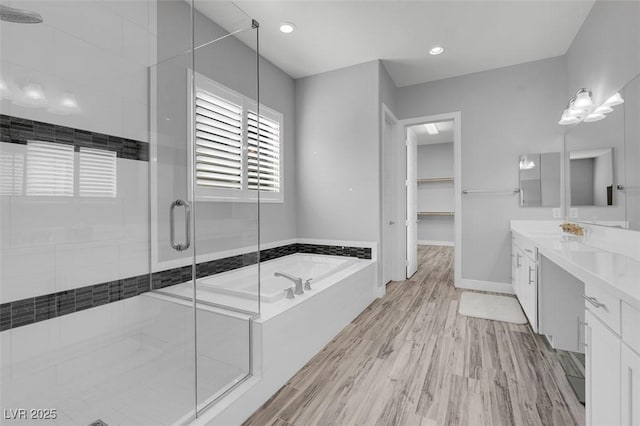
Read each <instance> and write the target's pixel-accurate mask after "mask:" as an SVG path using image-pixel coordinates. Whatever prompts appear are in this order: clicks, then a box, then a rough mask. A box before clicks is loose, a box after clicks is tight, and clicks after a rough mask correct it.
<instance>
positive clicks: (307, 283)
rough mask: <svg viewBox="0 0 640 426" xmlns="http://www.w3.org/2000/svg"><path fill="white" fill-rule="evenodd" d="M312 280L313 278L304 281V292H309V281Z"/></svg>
mask: <svg viewBox="0 0 640 426" xmlns="http://www.w3.org/2000/svg"><path fill="white" fill-rule="evenodd" d="M312 280H313V278H309V279H306V280H305V281H304V289H305V290H311V281H312Z"/></svg>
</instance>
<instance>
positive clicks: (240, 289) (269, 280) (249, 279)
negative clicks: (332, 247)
mask: <svg viewBox="0 0 640 426" xmlns="http://www.w3.org/2000/svg"><path fill="white" fill-rule="evenodd" d="M356 262H358V259H353V258H349V257H344V256H322V255H314V254H301V253H298V254H293V255H289V256H286V257H281V258H279V259H274V260H271V261H268V262H264V263H262V264H261V265H260V277H261V279H260V291H259V293H260V300H261V302H263V303H272V302H276V301H278V300H280V299H283V298H284V297H285V296H286V293H285V289H287V288H289V287H292V286H293V285H294V284H293V282H291V281H290V280H288V279H286V278H283V277H276V276H274V273H275V272H284V273H286V274H289V275H293V276H294V277H300V278H302V279H303V280H308V279H310V280H311V283H312V285H315V284H316V283H318V282H320V281H321V280H322V279H324V278H326V277H328V276H329V275H331V274H333V273H336V272H338V271H340V270H342V269H344V268H347V267H349V266H351V265H353V264H354V263H356ZM243 269H244V268H243ZM198 290H200V291H203V292H211V293H217V294H226V295H229V296H236V297H242V298H247V299H251V300H258V285H257V282H256V268H255V267H250V268H248V269H246V270H237V271H230V272H228V273H224V274H218V275H213V276H211V277H206V278H202V279H200V280H198Z"/></svg>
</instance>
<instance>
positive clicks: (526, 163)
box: [520, 157, 536, 170]
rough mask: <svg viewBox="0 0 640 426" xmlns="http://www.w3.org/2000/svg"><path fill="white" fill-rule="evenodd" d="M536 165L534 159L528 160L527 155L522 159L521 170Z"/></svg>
mask: <svg viewBox="0 0 640 426" xmlns="http://www.w3.org/2000/svg"><path fill="white" fill-rule="evenodd" d="M535 166H536V163H534V162H533V160H527V157H522V158H521V159H520V170H531V169H533V168H534V167H535Z"/></svg>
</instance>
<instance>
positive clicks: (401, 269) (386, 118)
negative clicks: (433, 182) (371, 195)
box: [378, 102, 407, 295]
mask: <svg viewBox="0 0 640 426" xmlns="http://www.w3.org/2000/svg"><path fill="white" fill-rule="evenodd" d="M386 122H390V123H391V124H392V125H393V128H392V132H393V136H392V138H393V141H392V146H393V147H395V149H396V150H401V149H406V147H405V144H404V137H402V134H401V131H400V130H401V129H402V126H399V124H400V120H398V118H397V117H396V116H395V115H394V114H393V112H392V111H391V109H389V107H387V105H386V104H385V103H384V102H381V103H380V126H379V132H380V139H379V143H380V146H379V150H378V151H379V156H380V161H379V162H378V168H379V178H378V185H379V186H378V190H379V197H380V203H379V211H378V214H379V218H380V224H379V228H378V233H379V240H380V257H381V258H382V257H383V256H384V252H385V250H384V245H385V241H384V229H385V228H384V220H385V218H384V203H385V202H386V200H384V199H383V195H384V184H385V182H384V180H383V179H382V174H383V170H384V156H383V153H384V150H383V143H384V128H385V125H386ZM402 159H404V161H406V155H404V156H403V155H401V153H400V152H396V155H394V156H392V161H393V160H396V161H395V164H393V168H394V169H395V171H396V172H399V171H400V170H399V166H400V161H402ZM394 183H396V184H397V185H396V188H395V189H396V191H394V193H395V194H400V193H401V190H403V189H404V178H401V179H397V182H394ZM392 185H393V183H392ZM401 201H402V200H401V199H397V200H395V199H394V200H392V201H391V202H392V203H393V204H394V205H393V208H394V213H393V215H394V216H395V217H396V223H397V224H398V226H396V230H395V235H394V238H393V239H394V241H392V242H391V243H392V244H394V243H395V244H394V246H395V247H393V249H392V251H391V252H392V253H394V255H395V257H394V258H393V259H391V265H390V268H391V271H390V274H389V275H390V277H391V279H392V280H395V281H399V280H403V279H405V277H406V267H405V260H406V257H407V256H406V228H405V226H400V225H401V224H402V223H403V222H404V220H405V216H406V215H405V214H399V213H400V211H399V209H401V208H402V207H403V205H402V203H401ZM383 263H384V260H383V259H381V261H380V262H379V265H378V277H379V282H378V285H379V286H380V287H382V295H384V291H385V290H384V289H385V284H386V283H385V282H383V281H384V271H383Z"/></svg>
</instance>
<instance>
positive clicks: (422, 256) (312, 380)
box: [245, 246, 584, 426]
mask: <svg viewBox="0 0 640 426" xmlns="http://www.w3.org/2000/svg"><path fill="white" fill-rule="evenodd" d="M418 263H419V269H418V272H417V273H416V274H415V275H414V276H413V277H412V278H411V279H410V280H407V281H403V282H392V283H390V284H388V286H387V294H386V295H385V296H384V297H383V298H381V299H378V300H376V301H375V302H373V303H372V304H371V305H370V306H369V307H368V308H367V309H366V310H365V311H364V312H362V314H360V316H358V318H356V319H355V320H354V321H353V322H352V323H351V324H349V325H348V326H347V327H346V328H345V329H344V330H342V331H341V332H340V334H339V335H338V336H336V337H335V338H334V339H333V340H332V341H331V342H330V343H329V344H328V345H327V346H326V347H325V348H324V349H323V350H322V351H321V352H320V353H318V354H317V355H316V356H315V357H314V358H313V359H312V360H311V361H309V363H308V364H307V365H305V366H304V367H303V368H302V369H301V370H300V371H299V372H298V373H296V375H295V376H294V377H293V378H292V379H291V380H290V381H289V382H288V383H287V384H286V385H285V386H283V387H282V388H281V389H280V390H279V391H278V393H277V394H276V395H274V396H273V397H272V398H271V399H270V400H269V401H267V403H265V404H264V405H263V406H262V407H261V408H260V409H259V410H258V411H256V412H255V413H254V414H253V415H252V417H251V418H249V419H248V420H247V421H246V422H245V425H247V426H263V425H294V426H303V425H304V426H308V425H492V426H493V425H545V426H548V425H582V424H584V407H583V406H582V405H580V403H579V402H578V401H577V399H576V397H575V395H574V394H573V391H572V390H571V388H570V387H569V384H568V382H567V380H566V378H565V376H564V371H563V369H562V367H561V365H560V363H559V361H558V358H557V356H556V354H555V352H554V351H553V350H552V349H551V348H549V347H548V346H547V345H546V343H545V340H544V339H543V338H541V337H539V336H537V335H535V334H534V333H532V332H531V330H530V328H529V327H528V326H526V325H516V324H508V323H502V322H496V321H489V320H483V319H477V318H470V317H465V316H461V315H459V314H458V302H459V299H460V295H461V293H462V291H461V290H458V289H456V288H454V286H453V250H452V249H451V248H449V247H436V246H421V247H420V248H419V251H418Z"/></svg>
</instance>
